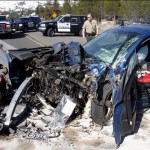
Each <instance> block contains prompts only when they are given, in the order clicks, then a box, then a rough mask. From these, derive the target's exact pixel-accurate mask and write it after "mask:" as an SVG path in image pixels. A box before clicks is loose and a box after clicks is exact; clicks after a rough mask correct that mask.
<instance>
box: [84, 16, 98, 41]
mask: <svg viewBox="0 0 150 150" xmlns="http://www.w3.org/2000/svg"><path fill="white" fill-rule="evenodd" d="M82 30H83V32H82V35H83V38H85V37H86V38H87V42H88V41H90V40H92V39H93V38H94V37H95V36H97V35H98V25H97V21H96V20H94V19H93V17H92V15H91V14H90V13H89V14H88V15H87V20H86V21H85V22H84V24H83V27H82Z"/></svg>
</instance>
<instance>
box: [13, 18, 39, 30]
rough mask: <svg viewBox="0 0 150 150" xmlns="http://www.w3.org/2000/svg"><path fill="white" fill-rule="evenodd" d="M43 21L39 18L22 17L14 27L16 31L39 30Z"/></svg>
mask: <svg viewBox="0 0 150 150" xmlns="http://www.w3.org/2000/svg"><path fill="white" fill-rule="evenodd" d="M40 22H41V19H40V18H39V17H38V16H31V17H20V18H19V19H18V20H17V21H16V22H14V23H13V27H14V28H16V31H23V32H27V31H28V30H38V25H39V23H40Z"/></svg>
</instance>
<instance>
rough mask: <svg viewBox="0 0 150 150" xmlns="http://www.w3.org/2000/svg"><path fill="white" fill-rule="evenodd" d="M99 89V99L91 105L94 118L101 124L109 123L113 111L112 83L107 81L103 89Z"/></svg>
mask: <svg viewBox="0 0 150 150" xmlns="http://www.w3.org/2000/svg"><path fill="white" fill-rule="evenodd" d="M98 90H99V91H98V93H99V94H98V95H99V96H98V99H97V100H95V101H92V105H91V115H92V119H93V121H94V122H95V123H97V124H99V125H108V123H109V122H110V119H111V118H112V113H113V107H112V100H111V97H112V87H111V84H110V83H106V84H105V85H104V86H103V88H102V89H101V90H100V89H98ZM100 99H101V100H100Z"/></svg>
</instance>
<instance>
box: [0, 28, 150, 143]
mask: <svg viewBox="0 0 150 150" xmlns="http://www.w3.org/2000/svg"><path fill="white" fill-rule="evenodd" d="M149 49H150V28H149V26H137V25H134V26H123V27H117V28H114V29H111V30H108V31H106V32H104V33H102V34H100V35H99V36H98V37H96V38H95V39H93V40H92V41H90V42H88V43H86V44H85V45H83V46H81V45H80V44H79V43H78V42H74V41H72V42H70V43H69V44H65V43H61V42H60V43H56V44H55V45H53V46H50V47H41V48H40V47H39V48H32V49H19V50H17V51H16V50H9V51H7V52H4V51H3V52H2V53H3V56H4V55H5V57H6V59H5V61H7V63H5V64H7V66H6V65H5V64H4V63H2V62H0V64H1V70H2V69H3V70H2V71H1V82H0V84H2V83H3V85H2V86H3V88H6V89H5V90H1V89H0V95H1V96H0V101H1V105H2V106H3V108H1V110H0V112H1V116H0V129H1V130H3V129H6V128H13V129H14V126H15V128H16V127H17V124H18V122H19V121H20V119H21V118H22V116H23V115H21V114H24V113H26V112H28V111H29V110H30V111H31V109H33V108H34V111H35V109H36V110H38V111H40V110H41V109H42V108H43V107H44V108H45V109H47V110H49V111H50V112H52V116H53V117H54V116H55V117H56V116H57V117H56V120H57V121H56V120H53V122H51V123H50V120H48V121H47V120H46V119H43V117H42V118H41V119H42V120H44V121H45V122H46V123H47V125H49V126H50V127H55V129H56V126H59V127H60V126H61V127H62V126H64V125H65V123H66V122H67V121H68V120H69V119H73V118H75V117H76V116H78V115H82V116H83V117H85V118H87V117H91V118H92V120H93V121H94V122H95V123H97V124H100V125H107V124H108V123H109V121H110V119H111V118H112V117H113V133H114V137H115V141H116V144H117V145H119V144H120V143H121V142H122V139H123V137H124V136H125V135H126V134H129V133H131V132H132V131H134V127H135V122H136V112H137V110H138V108H141V109H143V108H147V107H149V106H150V99H149V91H150V84H149V83H150V72H149V71H150V64H149V62H150V55H149ZM6 68H7V71H5V70H6ZM4 71H5V72H4ZM6 75H7V76H8V77H6ZM6 78H8V79H6ZM2 81H3V82H2ZM6 102H7V103H6ZM6 106H7V109H6V108H5V107H6ZM18 106H22V107H21V109H19V112H18V108H17V107H18ZM67 106H70V108H68V107H67ZM39 113H40V112H38V113H37V114H39ZM50 114H51V113H49V115H50ZM20 116H21V117H20ZM54 122H55V123H54ZM61 127H60V128H61Z"/></svg>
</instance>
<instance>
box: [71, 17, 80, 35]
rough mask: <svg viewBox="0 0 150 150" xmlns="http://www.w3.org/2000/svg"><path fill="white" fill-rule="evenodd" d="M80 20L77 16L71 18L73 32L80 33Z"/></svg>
mask: <svg viewBox="0 0 150 150" xmlns="http://www.w3.org/2000/svg"><path fill="white" fill-rule="evenodd" d="M80 24H81V23H80V18H79V17H77V16H71V32H72V33H78V32H79V29H80Z"/></svg>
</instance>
